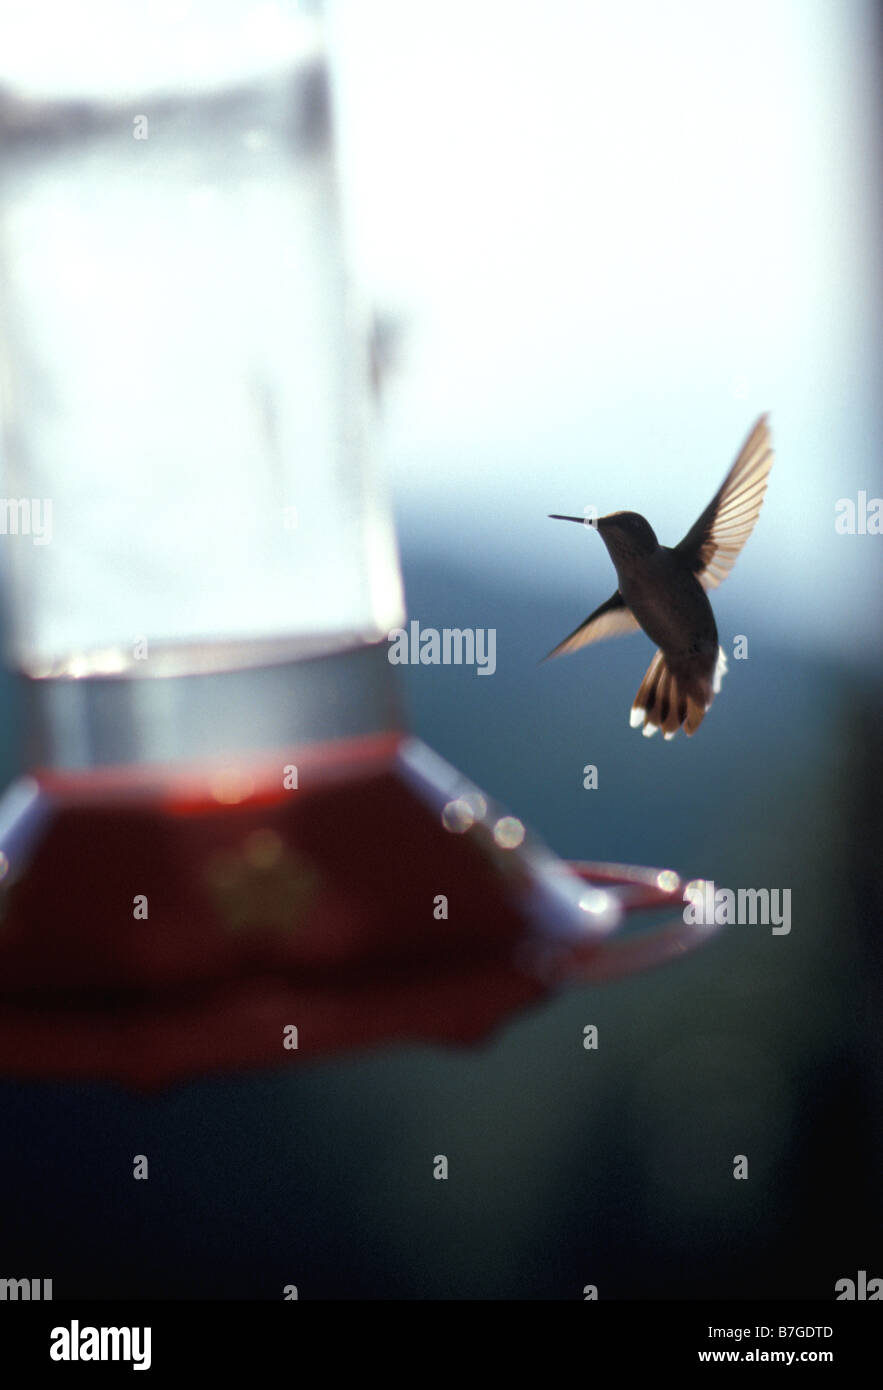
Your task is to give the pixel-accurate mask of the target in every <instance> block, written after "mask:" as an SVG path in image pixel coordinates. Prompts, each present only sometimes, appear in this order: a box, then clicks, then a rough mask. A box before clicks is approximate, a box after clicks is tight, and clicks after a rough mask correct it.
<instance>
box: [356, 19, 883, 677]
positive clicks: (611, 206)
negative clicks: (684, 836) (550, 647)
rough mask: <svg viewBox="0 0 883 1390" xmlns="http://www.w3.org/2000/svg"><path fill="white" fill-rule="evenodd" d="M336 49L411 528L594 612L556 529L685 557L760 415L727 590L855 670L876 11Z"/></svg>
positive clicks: (873, 302) (864, 592) (367, 22)
mask: <svg viewBox="0 0 883 1390" xmlns="http://www.w3.org/2000/svg"><path fill="white" fill-rule="evenodd" d="M331 18H332V23H333V30H332V32H333V34H334V38H335V44H336V52H337V56H338V61H339V67H338V71H339V76H340V81H339V84H338V100H339V112H340V128H341V135H342V141H343V155H344V158H343V170H344V174H345V179H346V186H347V189H348V195H349V214H350V219H351V237H352V245H353V251H354V261H355V266H356V269H357V272H358V275H359V278H360V279H361V281H362V283H363V285H364V286H365V287H366V288H367V290H368V293H369V295H370V297H371V298H372V300H373V301H374V302H375V303H378V304H379V305H380V306H381V307H386V308H389V309H391V310H393V311H394V312H397V313H400V314H403V315H404V316H405V318H406V319H407V329H406V334H405V338H404V341H403V344H402V348H403V352H402V365H401V368H400V370H399V371H398V373H397V375H396V377H395V378H394V380H393V381H392V383H391V388H390V391H389V396H388V400H387V405H386V412H385V431H384V435H385V437H384V450H385V456H386V459H387V464H388V467H389V470H390V474H391V477H392V481H393V484H394V489H395V494H396V500H397V504H398V506H399V507H400V508H401V509H402V512H403V514H404V515H405V516H406V517H407V518H408V521H409V524H412V525H415V526H419V527H420V528H425V529H427V530H428V529H430V528H431V530H432V534H433V536H434V538H435V541H436V543H437V544H438V545H439V546H440V547H446V548H447V547H449V548H450V549H451V550H452V551H457V552H458V553H465V554H468V556H469V558H470V562H471V563H473V564H475V565H478V566H482V565H486V566H488V567H489V568H490V569H492V570H493V571H494V572H496V573H498V574H500V575H505V573H506V572H507V571H509V570H512V569H513V568H514V569H515V570H517V572H518V573H519V574H521V573H523V571H524V567H525V565H527V566H529V568H530V570H531V571H533V572H535V573H536V575H537V582H543V583H547V584H549V585H551V586H555V587H558V586H560V587H561V588H567V589H572V586H573V584H574V583H577V584H583V583H584V584H585V586H586V593H587V595H591V594H595V595H596V596H597V598H599V599H600V598H601V597H603V596H604V592H606V590H605V589H604V584H606V583H607V581H608V579H612V572H610V571H609V565H607V562H606V557H605V558H604V564H603V565H602V564H601V561H600V560H595V561H590V560H589V559H588V558H587V557H586V555H585V552H584V551H583V550H581V549H580V548H579V547H580V545H586V544H587V541H586V537H584V536H583V535H581V533H580V532H578V531H577V530H576V528H575V527H574V528H571V529H570V531H568V533H567V534H566V535H565V534H562V532H563V531H564V529H565V528H563V527H559V524H558V523H554V522H550V521H547V520H546V519H545V517H546V513H547V512H550V511H566V512H571V511H572V512H574V513H577V514H578V513H580V512H582V510H583V508H584V507H585V506H587V505H590V504H594V505H597V506H598V508H599V510H600V511H601V512H605V511H612V510H616V509H619V508H631V509H635V510H638V511H643V512H645V513H646V514H647V515H648V517H649V519H650V521H651V523H652V524H653V525H654V527H655V529H656V530H657V532H658V534H659V535H660V538H661V539H662V540H663V541H666V542H668V543H670V544H673V543H674V542H675V541H676V540H678V539H679V538H680V536H681V535H682V534H683V532H684V531H685V530H686V529H687V528H688V526H689V525H690V524H691V522H692V521H693V519H694V518H695V516H696V515H697V514H698V513H699V511H700V510H701V509H702V507H704V506H705V504H706V502H707V501H708V500H709V499H710V497H711V495H712V493H713V491H714V490H715V488H716V487H717V486H718V484H719V482H720V480H721V478H722V476H723V474H724V472H725V470H726V469H727V467H728V466H729V464H730V462H731V461H732V458H733V456H734V454H735V452H736V449H737V448H738V446H739V444H740V443H741V441H742V439H743V437H744V436H745V434H746V433H747V431H748V429H749V427H750V425H751V424H752V422H753V420H754V419H755V417H756V416H757V415H758V414H759V413H760V412H761V411H762V410H769V411H770V412H771V422H772V428H773V432H774V442H775V446H776V450H777V460H776V464H775V467H774V470H773V474H772V480H771V486H770V490H769V492H768V495H767V500H766V503H765V506H764V510H763V512H762V514H761V519H760V522H759V523H758V528H757V531H756V533H755V535H754V536H753V537H752V539H751V541H750V542H749V548H748V550H747V551H746V555H745V556H744V557H743V558H742V560H741V561H740V564H739V566H738V567H737V569H736V576H738V579H736V577H734V578H733V579H732V580H731V581H730V583H731V584H735V583H737V582H738V583H740V584H741V585H743V586H744V587H743V588H742V590H741V596H740V598H739V604H740V605H741V604H743V603H747V604H748V606H749V607H750V606H751V605H752V604H754V606H755V608H756V607H757V606H758V605H759V604H760V603H761V601H763V603H764V607H765V609H766V610H767V615H768V613H769V607H770V599H769V595H770V593H772V594H773V595H774V599H773V606H774V607H775V606H779V607H780V609H781V613H782V615H783V618H786V619H787V622H788V623H789V625H790V624H793V625H794V626H795V629H796V630H797V631H799V632H800V633H801V636H802V637H803V638H805V637H806V636H807V635H808V634H815V636H816V640H818V641H819V642H821V643H823V644H825V645H833V646H834V647H835V648H837V649H839V650H840V651H841V652H842V651H849V650H852V649H854V648H855V647H856V645H857V643H858V641H859V638H860V637H861V638H862V639H863V641H864V642H866V641H867V611H865V612H864V613H863V612H862V608H863V607H864V606H865V605H866V604H867V602H868V601H869V600H870V599H871V598H872V596H873V600H874V601H876V597H877V595H878V593H879V591H880V587H881V586H880V578H881V566H880V558H881V556H883V538H874V537H869V536H856V537H843V536H838V535H836V534H835V532H834V504H835V502H836V500H837V499H838V498H840V497H842V496H852V497H855V496H856V494H857V491H858V489H860V488H864V489H866V490H867V491H868V492H869V494H870V495H874V493H875V492H878V493H879V492H880V491H881V488H880V485H879V484H880V469H879V464H878V460H879V459H880V457H881V449H883V438H881V428H880V425H881V421H880V413H879V404H878V397H879V376H880V368H881V357H883V353H881V343H880V337H879V311H878V306H879V301H880V290H881V284H880V277H879V273H878V270H877V266H878V263H879V256H878V249H877V247H876V246H875V242H874V238H875V236H877V235H878V232H879V228H878V227H876V226H875V223H874V219H875V217H876V215H877V209H878V204H876V203H875V202H874V201H873V200H874V199H875V197H876V193H877V190H878V188H879V179H878V177H877V173H876V171H878V170H879V168H880V167H881V159H880V155H881V151H880V150H879V148H878V149H875V148H873V145H872V139H873V132H874V131H875V129H876V125H877V117H878V109H877V106H876V102H877V99H878V94H877V92H876V91H875V88H874V80H875V78H874V63H875V51H874V48H873V44H874V41H875V39H876V35H875V32H874V27H873V12H872V6H871V4H870V3H865V2H864V0H844V2H843V3H839V2H838V0H747V3H743V4H740V5H738V6H734V5H730V4H724V3H720V0H712V3H708V0H689V2H687V3H684V2H683V0H682V3H666V4H660V3H654V2H653V0H631V3H624V4H616V5H612V4H609V3H592V0H589V2H588V3H570V2H569V0H549V2H548V3H545V4H543V5H540V4H539V3H526V2H524V0H505V2H504V0H471V3H470V2H469V0H448V2H447V3H445V4H443V5H436V4H431V3H420V4H415V3H413V2H410V3H409V0H372V3H370V4H365V3H364V0H332V3H331ZM875 335H876V336H875ZM599 549H600V547H599ZM605 566H606V568H605ZM602 577H603V583H601V585H600V589H599V587H598V583H597V581H598V580H599V579H601V578H602ZM761 586H763V589H764V590H765V593H766V598H765V599H763V600H761ZM770 586H772V587H770ZM727 587H728V588H729V586H727ZM602 590H603V591H604V592H602Z"/></svg>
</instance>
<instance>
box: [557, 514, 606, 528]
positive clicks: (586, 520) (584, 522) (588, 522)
mask: <svg viewBox="0 0 883 1390" xmlns="http://www.w3.org/2000/svg"><path fill="white" fill-rule="evenodd" d="M549 520H550V521H576V522H578V523H579V525H580V526H591V527H592V528H594V527H595V525H596V524H597V523H596V522H594V521H592V519H591V517H588V516H560V515H559V513H558V512H550V513H549Z"/></svg>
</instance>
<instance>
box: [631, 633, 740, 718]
mask: <svg viewBox="0 0 883 1390" xmlns="http://www.w3.org/2000/svg"><path fill="white" fill-rule="evenodd" d="M726 669H727V659H726V657H725V656H724V650H723V647H718V657H717V665H716V667H715V669H714V673H713V675H712V677H711V679H703V678H701V677H700V678H697V677H695V676H692V677H691V676H689V675H686V674H685V673H683V672H679V671H673V670H672V668H671V667H670V666H669V665H668V662H667V660H666V658H665V656H664V655H663V653H662V652H661V651H658V652H657V653H656V655H655V656H654V658H653V660H652V661H651V662H650V665H649V666H648V667H647V674H646V675H645V677H644V679H643V680H642V681H641V688H640V689H639V691H638V693H637V695H636V696H635V702H634V704H633V705H632V712H631V717H630V722H631V726H632V728H633V729H637V728H639V727H640V726H641V725H642V724H643V726H644V730H643V732H644V737H645V738H650V737H651V735H653V734H655V733H656V731H657V729H661V730H662V732H663V735H664V737H665V738H674V736H675V734H676V733H677V731H678V729H680V727H681V725H683V726H684V728H685V729H686V731H687V736H688V737H689V736H690V735H691V734H695V732H696V730H697V729H698V728H699V725H700V724H701V723H702V721H703V719H704V718H705V713H706V711H707V709H708V708H709V706H710V704H711V702H712V700H713V699H714V697H715V695H716V694H717V692H718V690H720V683H721V680H722V678H723V676H724V674H725V672H726Z"/></svg>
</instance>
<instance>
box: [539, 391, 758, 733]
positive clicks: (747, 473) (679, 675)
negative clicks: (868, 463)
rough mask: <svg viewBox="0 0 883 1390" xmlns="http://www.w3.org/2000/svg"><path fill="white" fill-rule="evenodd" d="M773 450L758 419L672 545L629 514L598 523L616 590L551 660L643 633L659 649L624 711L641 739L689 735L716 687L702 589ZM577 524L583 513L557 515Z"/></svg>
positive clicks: (746, 512)
mask: <svg viewBox="0 0 883 1390" xmlns="http://www.w3.org/2000/svg"><path fill="white" fill-rule="evenodd" d="M772 459H773V455H772V449H771V448H770V443H769V431H768V428H767V422H766V416H762V417H761V419H760V420H758V422H757V424H756V425H755V426H754V429H753V430H752V432H751V434H750V435H749V436H748V439H747V440H746V442H745V445H744V447H743V448H742V450H741V451H740V453H739V456H738V458H737V459H736V462H735V463H734V464H733V467H732V468H731V469H730V472H729V473H728V474H727V477H726V478H725V479H724V482H723V484H722V485H721V487H720V488H719V489H718V492H717V493H716V494H715V496H714V498H713V499H712V501H711V503H710V504H709V506H708V507H706V509H705V511H704V512H703V513H702V515H701V516H700V517H699V520H698V521H697V522H696V524H695V525H694V526H693V527H692V528H691V530H690V531H689V532H688V533H687V535H686V536H685V537H684V539H683V540H682V541H681V542H680V544H679V545H676V546H667V545H660V544H659V541H658V540H657V538H656V535H655V533H654V531H653V528H652V527H651V526H650V524H649V523H648V522H647V521H646V520H645V518H644V517H642V516H640V515H639V514H638V513H637V512H613V513H611V515H610V516H606V517H601V518H599V519H598V521H597V522H594V523H591V525H592V526H593V529H594V528H595V527H597V530H598V531H599V533H600V535H601V539H602V540H603V541H604V544H605V545H606V547H607V550H608V552H609V554H610V558H611V560H612V561H613V564H614V567H615V569H616V575H617V579H618V581H619V587H618V588H617V590H616V592H615V593H614V594H612V595H611V597H610V598H609V599H608V600H607V601H606V603H603V604H601V606H600V608H596V609H595V612H594V613H591V614H590V615H589V617H588V618H586V620H585V622H583V623H581V624H580V626H579V627H578V628H577V629H576V630H575V631H574V632H572V633H571V634H570V636H569V637H567V638H565V640H564V641H563V642H561V643H560V644H559V645H558V646H557V647H556V648H555V649H554V651H552V652H550V653H549V655H550V656H556V655H558V654H559V653H562V652H566V651H574V650H576V649H577V648H578V647H582V646H585V645H587V644H588V643H590V642H595V641H599V640H600V639H601V638H604V637H612V636H615V635H617V634H619V633H625V632H630V631H634V630H635V629H637V628H638V627H641V628H643V630H644V632H646V633H647V636H648V637H650V638H651V639H652V640H653V641H654V642H655V643H656V644H657V646H658V648H659V650H658V651H657V653H656V655H655V656H654V658H653V660H652V661H651V663H650V666H649V668H648V670H647V674H646V675H645V677H644V680H643V682H642V684H641V688H640V690H639V691H638V694H637V696H636V698H635V702H634V704H633V706H632V715H631V722H632V724H633V725H634V726H635V727H637V726H638V725H640V724H643V728H644V733H645V734H648V735H649V734H653V733H655V732H656V730H657V729H662V730H663V732H664V734H665V737H666V738H673V737H674V735H675V733H676V732H677V730H678V729H679V728H680V727H681V726H682V725H683V726H684V727H685V728H686V731H687V734H688V735H689V734H692V733H695V731H696V729H697V728H698V727H699V725H700V724H701V722H702V719H703V717H704V715H705V712H706V710H707V709H708V707H709V706H710V704H711V702H712V700H713V699H714V696H715V694H716V692H717V690H718V689H719V687H720V681H721V677H722V676H723V673H724V672H725V670H726V659H725V657H724V653H723V650H722V648H721V647H720V645H719V642H718V635H717V625H716V623H715V621H714V613H713V612H712V609H711V604H710V603H709V601H708V596H707V593H706V590H707V589H710V588H715V587H716V586H717V585H718V584H719V583H720V582H721V580H722V579H724V578H725V577H726V575H727V573H728V572H729V570H730V569H731V567H732V565H733V563H734V561H735V559H736V556H737V555H738V553H739V551H740V550H741V548H742V546H743V545H744V543H745V541H746V540H747V538H748V536H749V535H750V533H751V530H752V528H753V526H754V523H755V521H756V520H757V515H758V513H759V511H760V506H761V503H762V501H763V495H764V492H765V491H766V485H767V477H768V474H769V470H770V467H771V466H772ZM555 519H556V520H562V521H580V522H583V523H585V518H582V517H556V518H555Z"/></svg>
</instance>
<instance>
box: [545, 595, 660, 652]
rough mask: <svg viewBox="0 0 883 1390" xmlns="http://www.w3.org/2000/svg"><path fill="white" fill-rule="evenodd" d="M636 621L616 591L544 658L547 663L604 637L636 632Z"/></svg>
mask: <svg viewBox="0 0 883 1390" xmlns="http://www.w3.org/2000/svg"><path fill="white" fill-rule="evenodd" d="M638 626H639V624H638V620H637V618H636V617H635V615H634V614H633V613H632V610H631V609H630V608H626V606H625V604H624V602H623V599H622V594H621V593H620V592H619V590H618V589H617V591H616V593H615V594H611V596H610V598H609V599H608V600H607V602H606V603H602V604H601V607H600V608H596V609H595V611H594V613H590V614H589V616H588V617H587V618H586V620H585V622H584V623H580V625H579V627H578V628H575V629H574V630H573V632H572V633H571V634H570V636H569V637H565V639H564V641H563V642H559V643H558V646H557V647H553V649H552V651H550V652H549V655H548V656H546V657H544V658H543V660H544V661H548V660H549V657H550V656H561V655H563V653H564V652H575V651H577V650H578V648H580V647H587V646H588V645H589V643H590V642H600V641H602V639H603V638H605V637H619V636H621V635H622V633H624V632H636V631H637V629H638Z"/></svg>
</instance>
